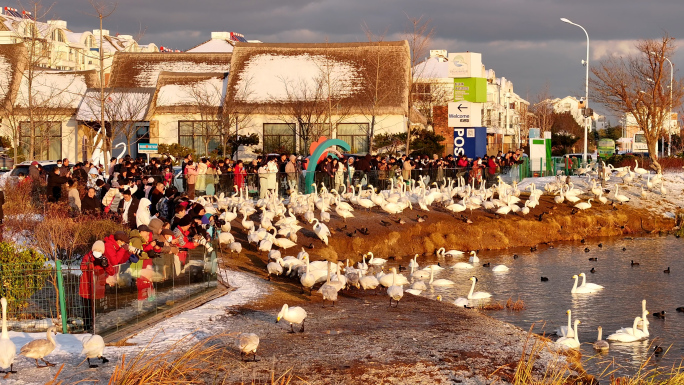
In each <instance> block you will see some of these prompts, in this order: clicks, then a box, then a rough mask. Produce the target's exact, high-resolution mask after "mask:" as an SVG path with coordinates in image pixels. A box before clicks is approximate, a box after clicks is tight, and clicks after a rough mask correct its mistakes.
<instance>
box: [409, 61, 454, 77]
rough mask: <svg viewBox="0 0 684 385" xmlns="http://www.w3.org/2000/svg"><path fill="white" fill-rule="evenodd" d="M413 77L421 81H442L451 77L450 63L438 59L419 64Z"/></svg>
mask: <svg viewBox="0 0 684 385" xmlns="http://www.w3.org/2000/svg"><path fill="white" fill-rule="evenodd" d="M413 76H414V77H415V78H420V79H441V78H448V77H449V62H448V61H445V60H442V61H440V60H439V59H438V58H437V57H431V58H429V59H428V60H426V61H424V62H422V63H419V64H417V65H416V66H415V67H414V68H413Z"/></svg>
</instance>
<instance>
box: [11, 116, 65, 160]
mask: <svg viewBox="0 0 684 385" xmlns="http://www.w3.org/2000/svg"><path fill="white" fill-rule="evenodd" d="M34 124H35V130H34V133H35V138H34V145H33V148H34V150H33V151H34V153H35V159H36V160H57V159H62V123H61V122H35V123H34ZM19 128H20V129H19V143H20V145H21V148H22V151H23V153H24V154H28V152H29V147H30V143H31V123H30V122H21V125H20V127H19Z"/></svg>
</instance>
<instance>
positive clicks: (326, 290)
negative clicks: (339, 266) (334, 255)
mask: <svg viewBox="0 0 684 385" xmlns="http://www.w3.org/2000/svg"><path fill="white" fill-rule="evenodd" d="M331 263H332V262H330V261H328V268H327V273H328V277H327V280H326V282H325V283H324V284H323V286H321V288H320V289H318V292H319V293H321V294H322V295H323V301H330V302H332V305H333V306H335V301H337V291H338V289H337V287H336V286H334V285H331V284H330V264H331Z"/></svg>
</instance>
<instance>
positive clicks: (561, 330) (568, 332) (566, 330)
mask: <svg viewBox="0 0 684 385" xmlns="http://www.w3.org/2000/svg"><path fill="white" fill-rule="evenodd" d="M565 314H567V315H568V326H559V327H558V329H556V335H558V336H561V337H574V336H575V331H574V330H572V310H570V309H568V311H566V312H565Z"/></svg>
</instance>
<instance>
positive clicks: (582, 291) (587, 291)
mask: <svg viewBox="0 0 684 385" xmlns="http://www.w3.org/2000/svg"><path fill="white" fill-rule="evenodd" d="M572 278H573V279H574V280H575V284H574V285H573V286H572V289H571V290H570V293H572V294H590V293H596V292H597V291H598V290H599V289H596V288H593V289H592V288H589V287H583V286H580V287H577V279H578V277H577V275H573V276H572Z"/></svg>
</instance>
